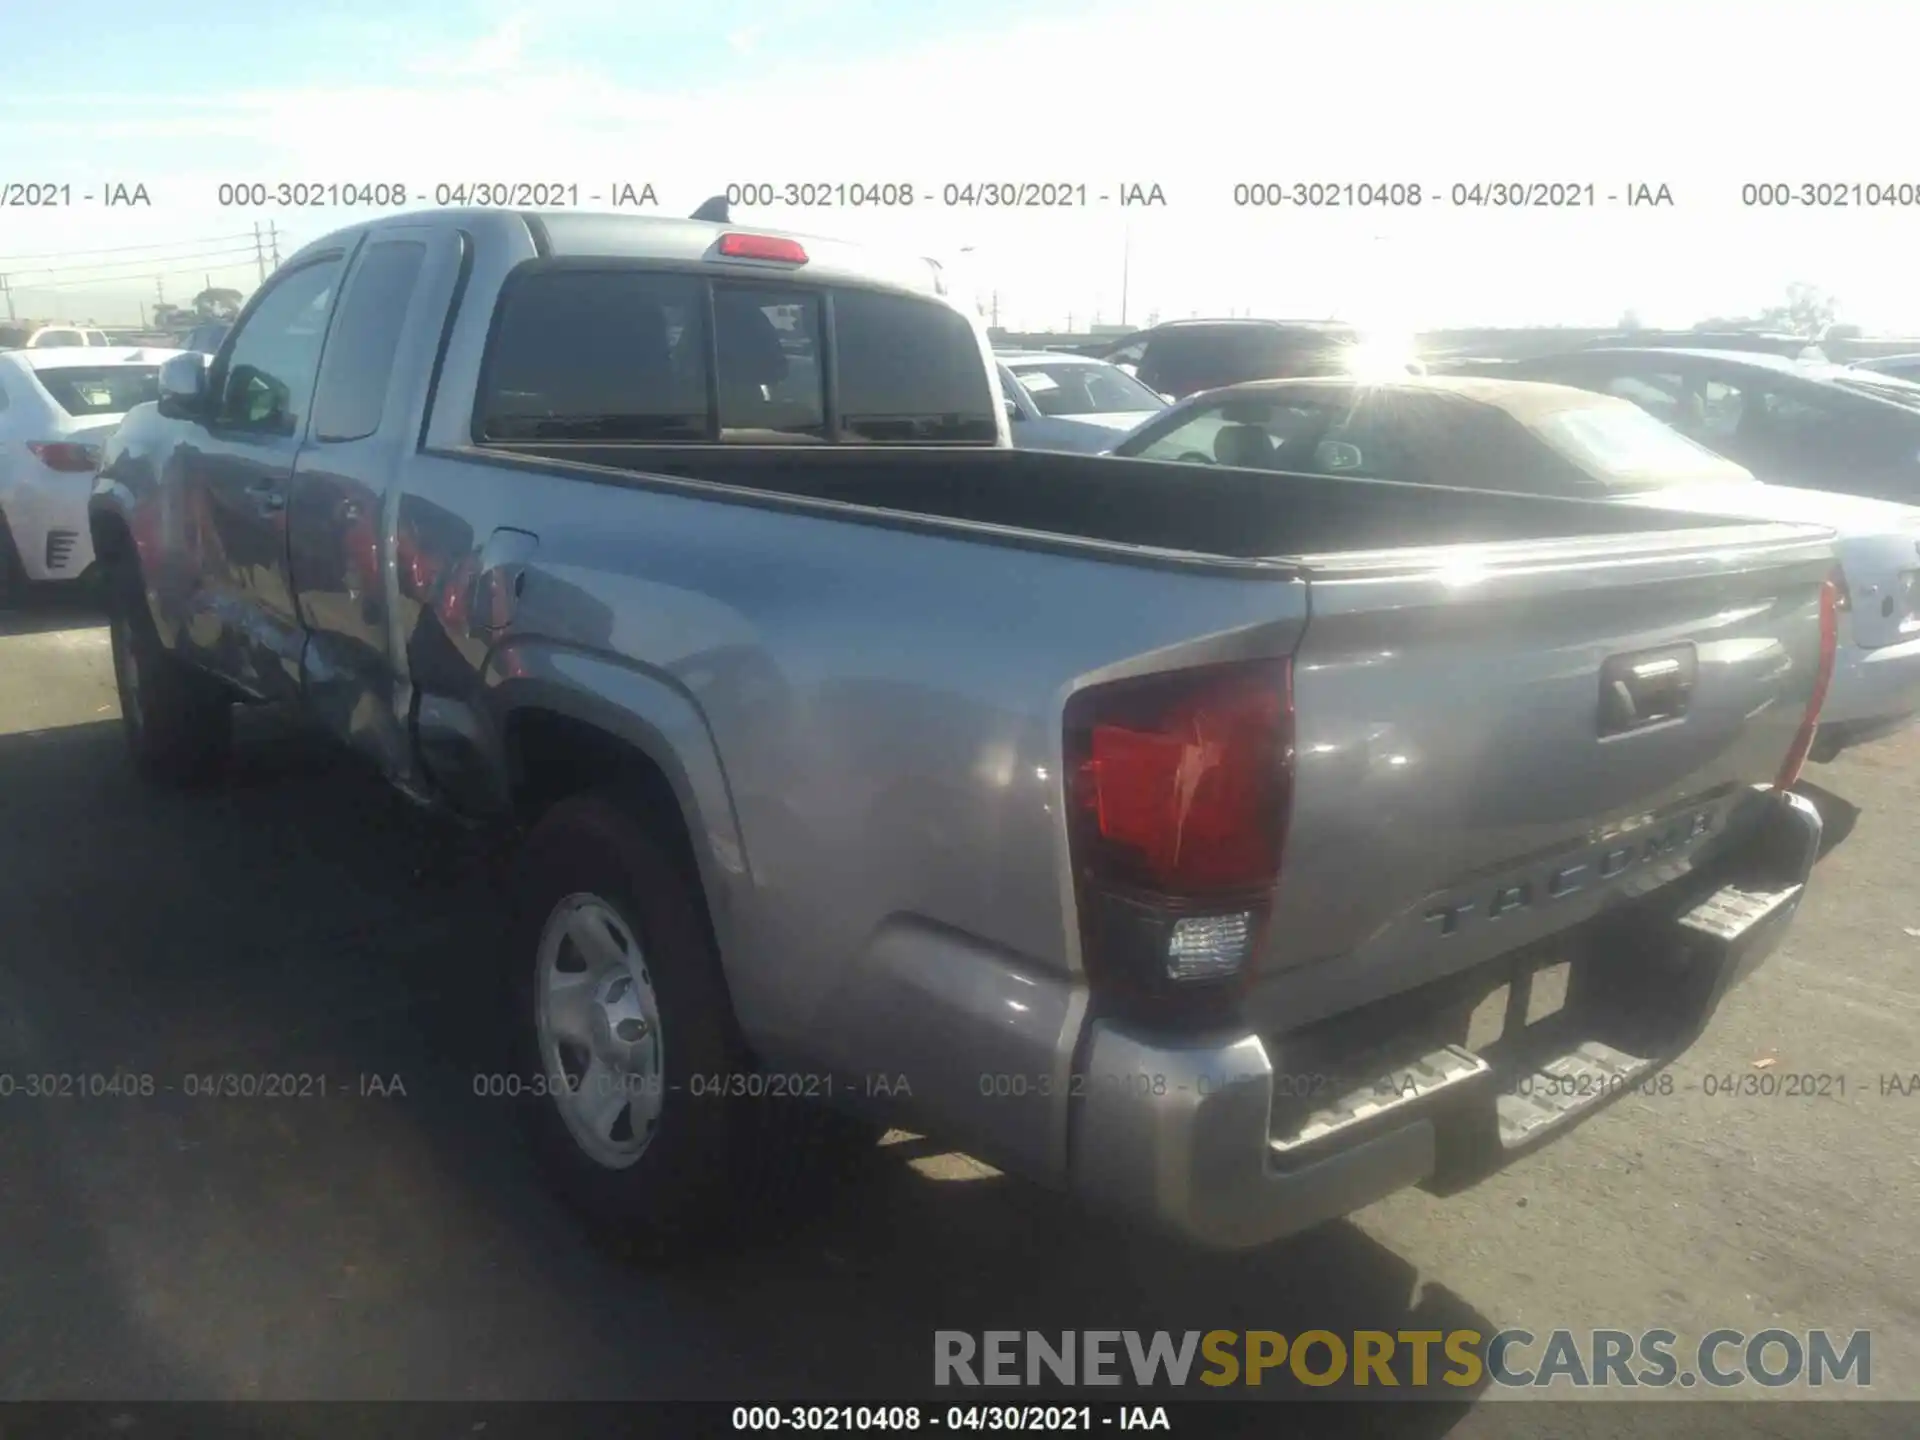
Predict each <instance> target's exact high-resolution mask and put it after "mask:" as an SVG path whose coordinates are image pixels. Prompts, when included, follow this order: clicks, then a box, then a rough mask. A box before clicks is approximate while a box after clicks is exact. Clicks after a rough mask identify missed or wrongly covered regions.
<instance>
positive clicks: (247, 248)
mask: <svg viewBox="0 0 1920 1440" xmlns="http://www.w3.org/2000/svg"><path fill="white" fill-rule="evenodd" d="M247 239H248V240H249V241H251V240H252V239H253V237H252V236H248V237H247ZM256 248H257V247H255V246H254V245H252V244H247V245H236V246H234V247H233V248H231V249H227V250H201V251H195V252H193V253H192V254H187V255H150V256H144V257H142V258H139V259H135V260H96V261H94V262H93V263H92V264H82V265H47V266H21V265H13V266H11V267H10V270H9V273H10V274H14V275H71V274H73V273H75V272H76V271H83V270H86V271H93V270H124V269H126V267H128V266H132V267H134V269H133V271H132V275H133V276H135V277H139V276H145V275H151V274H152V273H153V268H154V266H156V265H184V264H199V263H201V262H203V261H207V260H218V259H221V258H222V257H224V256H246V257H248V258H251V257H252V256H253V255H254V253H255V250H256ZM101 278H102V279H106V280H113V279H126V278H129V277H128V276H125V275H121V276H114V275H106V276H102V277H101Z"/></svg>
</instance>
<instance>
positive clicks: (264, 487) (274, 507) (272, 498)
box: [247, 480, 287, 515]
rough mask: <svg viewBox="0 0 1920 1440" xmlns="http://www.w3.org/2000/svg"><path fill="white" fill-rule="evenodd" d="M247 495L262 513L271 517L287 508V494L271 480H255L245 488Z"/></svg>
mask: <svg viewBox="0 0 1920 1440" xmlns="http://www.w3.org/2000/svg"><path fill="white" fill-rule="evenodd" d="M247 494H248V495H249V496H250V497H251V498H252V500H253V503H254V505H255V506H256V507H257V508H258V509H259V510H260V511H261V512H262V513H263V514H268V515H272V514H275V513H277V512H278V511H281V510H284V509H286V508H287V492H286V491H284V490H282V489H281V488H280V486H279V485H278V484H276V483H275V482H274V481H272V480H256V481H254V482H253V484H251V485H249V486H247Z"/></svg>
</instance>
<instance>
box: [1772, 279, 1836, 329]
mask: <svg viewBox="0 0 1920 1440" xmlns="http://www.w3.org/2000/svg"><path fill="white" fill-rule="evenodd" d="M1839 308H1840V307H1839V304H1838V302H1836V301H1835V300H1834V298H1833V296H1831V295H1828V294H1826V293H1825V292H1824V291H1821V290H1817V289H1815V288H1814V287H1813V286H1811V285H1807V284H1804V283H1802V282H1799V281H1796V282H1794V283H1793V284H1791V285H1789V286H1788V287H1787V302H1786V304H1784V305H1775V306H1774V307H1773V308H1771V309H1769V310H1765V311H1762V312H1761V315H1760V318H1761V320H1762V321H1763V322H1764V326H1763V328H1765V329H1768V330H1781V331H1785V332H1786V333H1787V334H1789V335H1804V336H1806V337H1807V338H1808V339H1809V340H1814V339H1818V338H1819V337H1820V335H1821V334H1822V333H1823V332H1825V330H1826V328H1827V327H1828V326H1829V325H1831V324H1832V323H1833V317H1834V313H1835V312H1836V311H1837V310H1838V309H1839Z"/></svg>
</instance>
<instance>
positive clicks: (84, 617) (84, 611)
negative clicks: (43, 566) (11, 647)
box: [0, 585, 106, 636]
mask: <svg viewBox="0 0 1920 1440" xmlns="http://www.w3.org/2000/svg"><path fill="white" fill-rule="evenodd" d="M105 623H106V617H105V615H104V614H103V613H102V612H101V610H100V602H99V598H98V597H97V596H96V595H95V594H94V593H93V589H92V587H91V586H89V585H58V586H51V585H41V586H35V587H33V588H31V589H29V590H28V592H27V593H26V594H25V595H24V596H23V597H21V598H20V599H18V600H16V601H14V602H12V603H11V604H6V605H0V636H5V635H39V634H43V633H45V632H46V631H49V630H71V629H72V628H73V627H74V626H76V625H102V624H105Z"/></svg>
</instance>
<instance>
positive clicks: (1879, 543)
mask: <svg viewBox="0 0 1920 1440" xmlns="http://www.w3.org/2000/svg"><path fill="white" fill-rule="evenodd" d="M1109 453H1110V454H1114V455H1122V456H1134V457H1138V458H1141V459H1147V460H1177V461H1186V462H1189V463H1192V464H1202V465H1228V466H1234V467H1237V468H1243V469H1259V470H1274V471H1279V472H1283V473H1284V472H1298V473H1306V474H1340V475H1350V476H1352V477H1353V478H1354V479H1357V480H1369V479H1371V480H1398V481H1407V482H1412V483H1415V484H1428V485H1446V486H1453V487H1458V488H1462V489H1470V490H1519V491H1527V492H1532V493H1535V494H1549V495H1566V496H1573V497H1584V498H1591V499H1604V500H1612V501H1615V502H1617V503H1620V504H1625V505H1639V506H1645V507H1648V508H1651V509H1658V510H1673V511H1690V512H1693V513H1696V514H1703V515H1721V516H1750V517H1752V518H1753V519H1756V520H1779V521H1786V522H1791V523H1806V524H1815V525H1825V526H1827V527H1829V528H1830V529H1832V530H1833V531H1834V537H1835V538H1834V553H1835V555H1836V556H1837V558H1838V559H1839V562H1840V569H1841V574H1842V577H1843V580H1844V590H1843V592H1842V605H1843V606H1844V614H1843V615H1842V617H1841V631H1840V646H1839V651H1838V654H1837V656H1836V658H1835V663H1834V671H1833V680H1832V683H1831V685H1830V686H1829V688H1828V691H1827V700H1826V704H1825V705H1823V706H1822V707H1821V711H1820V730H1819V735H1818V738H1817V739H1816V740H1815V742H1814V748H1813V753H1812V756H1811V758H1812V759H1814V760H1816V761H1826V760H1831V759H1833V758H1834V757H1835V756H1836V755H1838V754H1839V753H1840V752H1841V751H1843V750H1846V749H1849V748H1851V747H1852V746H1855V745H1860V744H1864V743H1865V742H1867V741H1869V740H1874V739H1878V738H1879V737H1881V736H1883V735H1887V734H1891V733H1892V732H1894V731H1896V730H1899V729H1902V728H1904V727H1905V726H1906V725H1908V724H1910V723H1912V722H1913V720H1914V719H1915V718H1916V716H1920V508H1916V507H1914V506H1911V505H1903V504H1899V503H1897V502H1895V501H1891V500H1874V499H1867V498H1864V497H1860V496H1854V495H1841V494H1835V493H1832V492H1830V491H1825V490H1801V489H1795V488H1792V487H1790V486H1785V485H1767V484H1762V483H1761V482H1760V481H1758V480H1756V479H1755V478H1754V477H1753V475H1752V474H1751V473H1750V472H1749V471H1747V470H1745V469H1743V468H1741V467H1740V466H1738V465H1736V464H1734V463H1733V462H1732V461H1731V460H1728V459H1725V458H1724V457H1722V456H1720V455H1718V454H1716V453H1714V452H1713V451H1711V450H1707V449H1704V448H1703V447H1701V446H1699V445H1697V444H1695V443H1694V442H1693V441H1692V440H1689V439H1687V437H1686V436H1684V435H1682V434H1680V432H1679V431H1677V430H1672V429H1669V428H1668V427H1667V426H1666V425H1664V424H1662V423H1661V422H1660V421H1658V420H1656V419H1654V418H1653V416H1651V415H1649V414H1648V413H1647V412H1646V411H1644V410H1642V409H1641V408H1640V407H1639V406H1638V405H1635V404H1633V403H1632V402H1631V401H1628V400H1621V399H1617V398H1615V397H1613V396H1609V395H1598V394H1595V393H1593V392H1592V391H1588V390H1575V389H1571V388H1568V387H1565V386H1560V385H1548V384H1542V383H1538V382H1534V381H1527V380H1505V379H1487V378H1480V377H1468V376H1451V377H1439V376H1434V377H1427V378H1414V377H1410V376H1402V377H1400V378H1398V379H1394V380H1389V381H1380V382H1372V383H1364V382H1360V381H1355V380H1347V379H1319V380H1262V381H1255V382H1253V383H1251V384H1247V385H1234V386H1229V387H1227V388H1225V389H1221V390H1210V391H1203V392H1202V393H1200V394H1198V395H1194V396H1190V397H1189V398H1188V399H1186V400H1183V401H1181V402H1180V403H1179V404H1178V405H1176V406H1174V407H1173V408H1172V409H1170V410H1168V411H1166V412H1165V413H1163V414H1162V415H1160V416H1158V417H1157V418H1155V419H1154V420H1152V421H1150V422H1148V423H1147V424H1145V425H1143V426H1141V427H1140V428H1139V429H1138V430H1136V431H1135V432H1133V433H1132V434H1131V435H1128V436H1126V437H1125V438H1124V439H1122V440H1121V441H1120V442H1119V443H1118V444H1116V445H1115V446H1114V447H1113V449H1112V450H1111V451H1110V452H1109ZM1280 483H1284V481H1281V482H1280Z"/></svg>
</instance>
